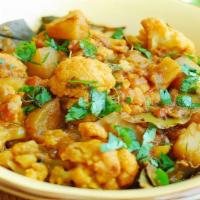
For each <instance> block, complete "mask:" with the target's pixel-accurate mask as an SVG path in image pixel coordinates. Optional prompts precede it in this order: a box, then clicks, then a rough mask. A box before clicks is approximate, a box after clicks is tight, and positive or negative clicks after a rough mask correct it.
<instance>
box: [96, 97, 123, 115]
mask: <svg viewBox="0 0 200 200" xmlns="http://www.w3.org/2000/svg"><path fill="white" fill-rule="evenodd" d="M120 110H121V105H120V104H118V103H117V102H116V101H114V100H113V99H112V98H111V97H110V96H107V97H106V104H105V108H104V110H103V111H102V112H101V114H100V116H101V117H103V116H106V115H108V114H110V113H112V112H119V111H120Z"/></svg>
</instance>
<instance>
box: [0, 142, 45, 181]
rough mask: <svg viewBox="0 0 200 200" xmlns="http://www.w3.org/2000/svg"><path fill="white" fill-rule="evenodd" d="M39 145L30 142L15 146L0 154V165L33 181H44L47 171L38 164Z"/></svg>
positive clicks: (43, 166)
mask: <svg viewBox="0 0 200 200" xmlns="http://www.w3.org/2000/svg"><path fill="white" fill-rule="evenodd" d="M41 153H42V152H41V151H40V149H39V145H38V144H37V143H36V142H35V141H33V140H31V141H28V142H21V143H17V144H15V145H14V146H13V147H12V148H11V149H8V150H6V151H3V152H1V153H0V165H1V166H4V167H6V168H8V169H11V170H13V171H15V172H17V173H20V174H23V175H25V176H28V177H30V178H33V179H37V180H41V181H44V180H45V179H46V177H47V175H48V169H47V167H46V165H45V164H44V163H41V162H40V157H41Z"/></svg>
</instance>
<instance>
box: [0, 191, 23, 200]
mask: <svg viewBox="0 0 200 200" xmlns="http://www.w3.org/2000/svg"><path fill="white" fill-rule="evenodd" d="M0 200H23V199H21V198H18V197H14V196H12V195H9V194H6V193H4V192H0Z"/></svg>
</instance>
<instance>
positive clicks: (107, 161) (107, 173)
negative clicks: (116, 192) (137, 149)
mask: <svg viewBox="0 0 200 200" xmlns="http://www.w3.org/2000/svg"><path fill="white" fill-rule="evenodd" d="M101 144H102V142H101V141H100V140H96V139H93V140H89V141H86V142H74V143H72V144H69V145H68V146H67V147H65V148H64V149H62V151H60V157H61V159H62V160H63V161H70V162H71V163H73V165H74V166H75V167H81V168H82V173H83V174H86V175H87V177H88V178H87V179H86V180H85V182H82V183H81V184H77V182H79V181H80V180H78V179H79V176H74V177H73V179H72V181H73V183H75V185H76V186H78V187H91V186H89V184H88V182H92V185H93V186H94V181H95V183H96V186H95V187H99V188H105V189H119V188H125V187H128V186H129V185H131V184H132V183H133V182H134V180H135V177H136V175H137V172H138V164H137V161H136V158H135V156H134V155H133V154H131V153H130V152H129V151H128V150H127V149H121V150H116V151H110V152H105V153H102V152H101V151H100V145H101ZM124 158H126V159H125V160H124ZM72 170H74V169H72ZM69 172H70V171H69ZM89 180H90V181H89ZM83 181H84V179H83ZM87 181H88V182H87ZM84 185H85V186H84Z"/></svg>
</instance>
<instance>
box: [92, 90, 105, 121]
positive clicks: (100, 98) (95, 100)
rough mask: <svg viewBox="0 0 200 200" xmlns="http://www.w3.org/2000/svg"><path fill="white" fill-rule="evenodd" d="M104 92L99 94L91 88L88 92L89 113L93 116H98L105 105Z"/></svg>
mask: <svg viewBox="0 0 200 200" xmlns="http://www.w3.org/2000/svg"><path fill="white" fill-rule="evenodd" d="M106 96H107V93H106V92H99V91H98V90H96V89H94V88H92V89H91V91H90V97H91V108H90V109H91V113H92V114H93V115H94V116H96V117H97V116H99V115H100V113H101V112H102V111H103V110H104V109H105V105H106Z"/></svg>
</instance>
